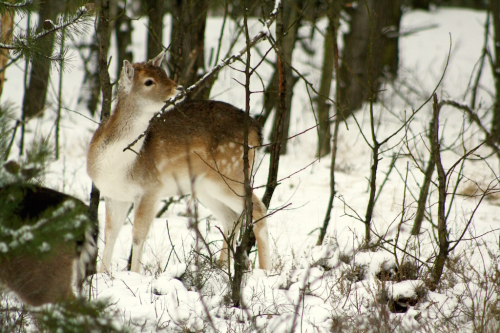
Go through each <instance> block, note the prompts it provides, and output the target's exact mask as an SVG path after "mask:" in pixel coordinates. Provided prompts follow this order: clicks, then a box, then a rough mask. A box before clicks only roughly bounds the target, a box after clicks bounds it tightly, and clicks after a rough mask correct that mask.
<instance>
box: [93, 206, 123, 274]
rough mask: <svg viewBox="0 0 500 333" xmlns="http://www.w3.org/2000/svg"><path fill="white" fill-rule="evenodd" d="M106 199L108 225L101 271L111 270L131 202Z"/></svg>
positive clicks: (105, 230) (105, 232) (105, 233)
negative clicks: (119, 236) (115, 249)
mask: <svg viewBox="0 0 500 333" xmlns="http://www.w3.org/2000/svg"><path fill="white" fill-rule="evenodd" d="M105 200H106V226H105V228H104V251H103V254H102V262H101V268H100V269H99V272H101V273H103V272H105V271H108V272H111V259H112V258H113V250H114V248H115V243H116V239H117V238H118V234H119V233H120V229H121V228H122V225H123V222H124V221H125V218H126V217H127V213H128V209H129V208H130V205H131V203H130V202H123V201H116V200H113V199H110V198H105Z"/></svg>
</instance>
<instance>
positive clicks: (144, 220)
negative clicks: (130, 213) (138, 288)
mask: <svg viewBox="0 0 500 333" xmlns="http://www.w3.org/2000/svg"><path fill="white" fill-rule="evenodd" d="M157 201H158V200H157V198H156V196H153V195H144V196H142V197H141V198H140V199H139V200H137V202H136V207H135V217H134V227H133V228H132V265H131V267H130V270H131V271H132V272H137V273H139V271H140V269H141V257H142V252H143V250H144V242H145V240H146V237H147V236H148V232H149V228H150V227H151V223H152V222H153V220H154V217H155V214H156V210H155V208H156V203H157Z"/></svg>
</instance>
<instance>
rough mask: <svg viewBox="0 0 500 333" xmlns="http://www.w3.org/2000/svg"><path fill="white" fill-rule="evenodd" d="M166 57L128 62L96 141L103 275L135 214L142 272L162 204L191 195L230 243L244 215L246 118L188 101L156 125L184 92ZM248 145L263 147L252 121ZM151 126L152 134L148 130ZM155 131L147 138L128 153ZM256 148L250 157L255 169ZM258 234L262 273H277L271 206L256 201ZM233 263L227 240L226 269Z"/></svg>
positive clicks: (90, 165)
mask: <svg viewBox="0 0 500 333" xmlns="http://www.w3.org/2000/svg"><path fill="white" fill-rule="evenodd" d="M163 56H164V53H163V52H162V53H160V54H159V55H158V56H157V57H156V58H154V59H152V60H149V61H148V62H147V63H135V64H131V63H129V62H128V61H126V60H125V61H124V62H123V69H122V72H121V75H120V79H119V82H118V98H117V104H116V106H115V108H114V111H113V113H112V114H111V116H110V117H109V118H108V119H107V120H105V121H103V122H102V123H101V125H100V126H99V128H98V129H97V131H96V132H95V133H94V136H93V137H92V140H91V142H90V148H89V152H88V159H87V172H88V174H89V176H90V177H91V178H92V180H93V181H94V183H95V185H96V186H97V187H98V188H99V190H100V191H101V194H102V195H103V196H104V197H105V201H106V226H105V234H104V236H105V240H104V242H105V246H104V253H103V257H102V263H101V267H100V271H101V272H104V271H106V270H110V268H111V258H112V254H113V248H114V246H115V242H116V239H117V237H118V233H119V231H120V228H121V226H122V225H123V223H124V220H125V217H126V214H127V211H128V208H129V207H130V205H131V204H132V203H134V207H135V217H134V226H133V229H132V241H133V251H132V252H133V254H132V265H131V270H132V271H134V272H139V270H140V265H141V256H142V252H143V247H144V241H145V239H146V236H147V234H148V231H149V228H150V226H151V223H152V221H153V219H154V216H155V213H156V211H155V206H156V205H157V203H158V202H159V200H160V199H161V198H163V197H171V196H174V195H179V194H188V193H192V194H193V195H194V196H196V198H198V199H200V200H201V202H202V203H203V204H204V205H205V206H207V207H208V208H209V209H210V210H211V211H212V213H214V215H215V216H216V217H217V219H218V220H219V221H220V222H221V223H222V225H223V229H224V233H225V234H226V236H228V235H230V234H231V232H232V231H233V230H235V233H237V231H238V228H235V227H236V222H237V221H238V220H239V218H240V214H241V212H242V211H243V210H244V194H245V191H244V187H243V180H244V175H243V159H242V157H243V135H244V134H243V133H244V124H245V121H246V119H245V114H244V113H243V112H242V111H241V110H239V109H237V108H235V107H233V106H232V105H229V104H226V103H223V102H216V101H183V102H181V103H179V104H178V105H176V106H175V108H172V107H170V109H167V110H166V111H165V112H164V113H163V114H162V115H161V117H157V118H155V120H154V121H152V122H151V124H149V120H150V119H151V118H152V117H153V115H154V113H155V112H158V111H160V110H161V108H162V107H163V106H164V105H165V102H166V100H168V99H169V98H170V97H172V96H174V95H176V94H177V93H178V90H177V89H176V88H177V85H176V84H175V83H174V82H173V81H172V80H170V79H169V78H168V77H167V74H166V72H165V71H164V70H163V69H162V68H161V67H160V64H161V62H162V60H163ZM249 121H250V130H249V139H248V142H249V145H250V146H258V145H260V143H261V133H260V131H261V128H260V125H259V124H258V123H257V122H256V121H254V120H253V119H250V120H249ZM148 126H149V128H148ZM146 129H148V131H147V134H146V136H145V137H144V138H143V139H141V140H139V141H138V142H137V144H136V145H134V146H133V147H132V149H133V151H131V150H125V151H124V148H125V147H127V146H128V145H129V144H130V143H131V142H132V141H134V139H136V138H137V137H138V136H139V135H140V134H141V133H142V132H144V131H145V130H146ZM254 155H255V154H254V149H251V150H250V151H249V164H250V166H252V165H253V160H254ZM252 199H253V217H254V220H255V221H256V222H255V224H254V232H255V236H256V239H257V246H258V254H259V263H260V267H261V268H263V269H267V270H269V269H270V264H271V263H270V255H269V241H268V237H269V236H268V230H267V222H266V218H265V215H266V207H265V206H264V204H263V203H262V202H261V201H260V200H259V199H258V198H257V197H256V196H255V195H253V197H252ZM227 260H228V244H227V243H226V241H224V243H223V246H222V251H221V255H220V259H219V261H220V262H225V261H227Z"/></svg>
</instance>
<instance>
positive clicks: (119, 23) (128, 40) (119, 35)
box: [115, 0, 149, 78]
mask: <svg viewBox="0 0 500 333" xmlns="http://www.w3.org/2000/svg"><path fill="white" fill-rule="evenodd" d="M117 6H118V8H117V11H118V15H117V17H116V27H118V28H117V29H115V35H116V44H117V45H116V46H117V53H118V63H117V66H116V70H117V73H116V77H117V78H119V77H120V73H121V71H122V66H123V61H124V60H128V61H130V62H133V60H134V55H133V53H132V50H131V49H130V45H132V30H133V28H132V20H131V19H130V18H129V17H128V16H127V15H126V14H127V10H126V7H125V6H126V2H125V1H123V0H122V1H120V3H119V4H118V5H117ZM148 59H149V58H148Z"/></svg>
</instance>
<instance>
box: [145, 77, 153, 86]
mask: <svg viewBox="0 0 500 333" xmlns="http://www.w3.org/2000/svg"><path fill="white" fill-rule="evenodd" d="M153 83H154V81H153V80H151V79H148V80H146V81H145V82H144V85H146V86H148V87H149V86H151V85H153Z"/></svg>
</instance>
